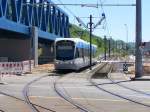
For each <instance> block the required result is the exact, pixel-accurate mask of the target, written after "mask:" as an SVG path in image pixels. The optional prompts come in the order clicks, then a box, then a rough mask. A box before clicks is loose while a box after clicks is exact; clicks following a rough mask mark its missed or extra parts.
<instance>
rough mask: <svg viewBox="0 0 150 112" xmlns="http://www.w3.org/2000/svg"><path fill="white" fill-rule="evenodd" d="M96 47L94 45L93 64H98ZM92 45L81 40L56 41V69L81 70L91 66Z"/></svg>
mask: <svg viewBox="0 0 150 112" xmlns="http://www.w3.org/2000/svg"><path fill="white" fill-rule="evenodd" d="M96 48H97V47H96V45H92V64H94V63H95V62H96V60H95V59H94V58H95V56H96ZM89 56H90V44H89V43H88V42H86V41H84V40H82V39H79V38H57V39H56V40H55V69H56V70H65V69H66V70H67V69H70V70H79V69H81V68H83V67H86V66H89V64H90V58H89Z"/></svg>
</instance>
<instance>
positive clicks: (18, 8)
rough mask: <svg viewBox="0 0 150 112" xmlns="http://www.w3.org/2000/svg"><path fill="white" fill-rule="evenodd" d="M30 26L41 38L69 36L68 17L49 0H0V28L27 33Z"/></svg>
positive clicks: (50, 38)
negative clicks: (33, 27)
mask: <svg viewBox="0 0 150 112" xmlns="http://www.w3.org/2000/svg"><path fill="white" fill-rule="evenodd" d="M31 26H36V27H37V28H38V36H39V38H42V39H48V40H54V39H55V38H57V37H69V17H68V15H67V14H66V13H65V12H64V11H63V10H62V9H60V8H59V7H57V6H54V5H53V2H51V0H0V30H5V31H8V32H9V31H10V32H15V33H19V34H25V35H29V34H30V30H29V28H30V27H31Z"/></svg>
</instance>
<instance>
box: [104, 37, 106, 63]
mask: <svg viewBox="0 0 150 112" xmlns="http://www.w3.org/2000/svg"><path fill="white" fill-rule="evenodd" d="M104 60H106V36H104Z"/></svg>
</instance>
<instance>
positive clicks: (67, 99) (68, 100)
mask: <svg viewBox="0 0 150 112" xmlns="http://www.w3.org/2000/svg"><path fill="white" fill-rule="evenodd" d="M84 72H85V71H84ZM67 75H70V74H67ZM65 76H66V75H65ZM65 76H62V77H60V78H59V79H57V80H56V81H55V82H54V89H55V91H56V93H57V94H58V95H59V96H60V97H61V98H63V99H64V100H66V101H67V102H69V103H70V104H72V105H73V106H75V107H76V108H77V109H78V110H79V111H82V112H93V111H91V110H90V109H88V108H86V107H85V106H83V105H81V104H79V103H77V102H76V101H74V100H73V99H72V98H71V97H70V96H69V94H64V93H63V91H62V90H60V89H59V85H60V84H59V81H60V80H61V79H62V78H64V77H65ZM61 84H62V83H61Z"/></svg>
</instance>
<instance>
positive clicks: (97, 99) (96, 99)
mask: <svg viewBox="0 0 150 112" xmlns="http://www.w3.org/2000/svg"><path fill="white" fill-rule="evenodd" d="M30 98H43V99H62V98H60V97H45V96H30ZM72 99H73V100H90V101H109V102H128V101H125V100H113V99H103V98H102V99H100V98H72Z"/></svg>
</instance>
